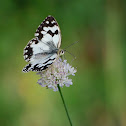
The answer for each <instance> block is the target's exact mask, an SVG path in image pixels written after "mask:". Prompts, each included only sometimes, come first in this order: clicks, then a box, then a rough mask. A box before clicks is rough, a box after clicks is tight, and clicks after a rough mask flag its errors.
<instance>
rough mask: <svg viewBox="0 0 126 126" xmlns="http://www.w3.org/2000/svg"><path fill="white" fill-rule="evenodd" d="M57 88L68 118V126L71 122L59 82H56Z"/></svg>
mask: <svg viewBox="0 0 126 126" xmlns="http://www.w3.org/2000/svg"><path fill="white" fill-rule="evenodd" d="M58 89H59V93H60V96H61V98H62V101H63V105H64V108H65V111H66V114H67V117H68V120H69V122H70V126H72V122H71V119H70V116H69V113H68V110H67V107H66V104H65V101H64V98H63V95H62V92H61V89H60V86H59V84H58Z"/></svg>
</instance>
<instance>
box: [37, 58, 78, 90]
mask: <svg viewBox="0 0 126 126" xmlns="http://www.w3.org/2000/svg"><path fill="white" fill-rule="evenodd" d="M76 72H77V71H76V69H74V67H72V66H70V64H69V63H67V60H64V61H62V59H61V58H57V59H56V61H55V62H54V63H53V64H52V65H51V67H49V68H48V69H46V70H45V71H42V72H39V73H37V74H39V75H40V76H41V79H39V80H38V84H40V85H41V86H42V87H47V88H49V89H53V90H54V91H58V87H57V84H59V86H60V87H63V86H64V85H65V86H66V87H69V86H70V85H72V84H73V83H72V79H69V78H68V76H69V75H73V76H75V73H76Z"/></svg>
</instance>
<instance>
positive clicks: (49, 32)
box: [35, 16, 61, 48]
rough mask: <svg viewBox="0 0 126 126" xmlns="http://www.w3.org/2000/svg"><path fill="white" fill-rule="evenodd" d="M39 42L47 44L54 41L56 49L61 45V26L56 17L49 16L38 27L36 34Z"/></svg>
mask: <svg viewBox="0 0 126 126" xmlns="http://www.w3.org/2000/svg"><path fill="white" fill-rule="evenodd" d="M35 36H36V37H37V38H38V40H40V41H42V42H44V43H47V42H49V41H53V42H54V45H55V46H56V48H59V47H60V45H61V32H60V28H59V25H58V23H57V21H56V20H55V18H54V17H52V16H48V17H47V18H46V19H45V20H44V21H43V22H42V23H41V24H40V25H39V27H38V29H37V30H36V32H35Z"/></svg>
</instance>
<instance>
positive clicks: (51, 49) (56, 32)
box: [22, 16, 64, 72]
mask: <svg viewBox="0 0 126 126" xmlns="http://www.w3.org/2000/svg"><path fill="white" fill-rule="evenodd" d="M60 45H61V31H60V28H59V25H58V23H57V21H56V20H55V18H54V17H53V16H48V17H46V18H45V20H44V21H43V22H42V23H41V24H40V25H39V26H38V28H37V30H36V32H35V38H33V39H32V40H30V41H29V42H28V44H27V46H26V47H25V48H24V54H23V56H24V59H25V61H26V62H29V64H27V65H26V66H25V67H24V68H23V70H22V71H23V72H29V71H43V70H46V69H47V68H48V67H49V66H51V64H52V63H53V62H54V61H55V60H56V58H58V57H59V56H61V55H63V54H64V50H62V49H59V48H60Z"/></svg>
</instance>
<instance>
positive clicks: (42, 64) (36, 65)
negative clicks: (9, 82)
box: [23, 53, 57, 72]
mask: <svg viewBox="0 0 126 126" xmlns="http://www.w3.org/2000/svg"><path fill="white" fill-rule="evenodd" d="M56 58H57V54H56V53H55V54H53V55H46V56H45V59H44V58H43V59H40V60H34V62H33V63H32V64H31V63H30V64H27V65H26V66H25V67H24V68H23V72H29V71H42V70H45V69H47V68H48V67H49V66H50V65H51V64H52V63H53V62H54V61H55V59H56Z"/></svg>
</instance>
